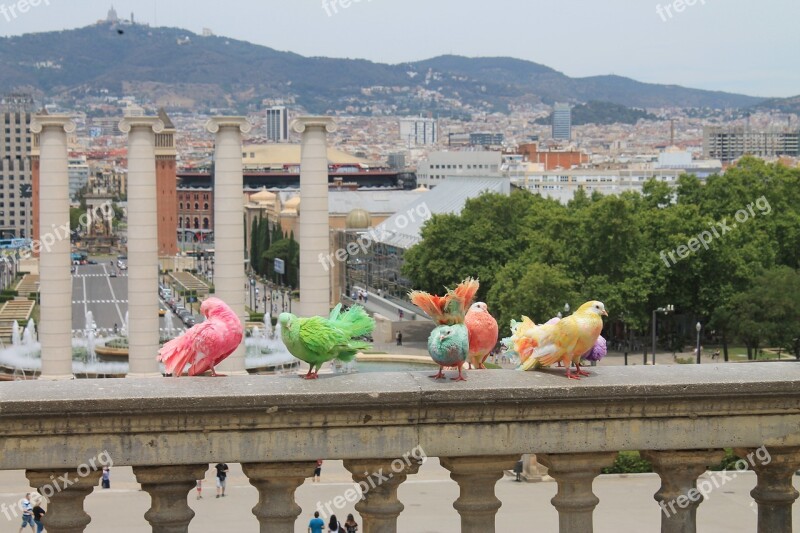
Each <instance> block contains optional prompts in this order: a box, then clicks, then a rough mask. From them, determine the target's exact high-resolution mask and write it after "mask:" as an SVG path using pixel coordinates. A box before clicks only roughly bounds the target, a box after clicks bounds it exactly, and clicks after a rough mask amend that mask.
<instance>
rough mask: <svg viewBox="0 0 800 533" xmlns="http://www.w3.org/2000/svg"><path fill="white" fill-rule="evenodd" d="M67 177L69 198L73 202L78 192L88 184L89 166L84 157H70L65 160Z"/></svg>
mask: <svg viewBox="0 0 800 533" xmlns="http://www.w3.org/2000/svg"><path fill="white" fill-rule="evenodd" d="M67 176H68V177H69V198H70V200H72V201H75V200H76V198H77V196H78V192H80V190H81V189H83V188H84V187H86V185H88V184H89V165H88V164H86V156H85V155H79V156H72V157H70V158H69V159H68V160H67Z"/></svg>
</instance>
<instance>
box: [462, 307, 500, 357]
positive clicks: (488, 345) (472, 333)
mask: <svg viewBox="0 0 800 533" xmlns="http://www.w3.org/2000/svg"><path fill="white" fill-rule="evenodd" d="M464 325H466V326H467V333H468V334H469V357H468V361H467V362H468V363H469V364H470V365H472V366H474V367H475V368H480V369H483V368H486V366H485V365H484V363H485V362H486V358H487V357H489V354H490V353H491V352H492V350H494V347H495V346H496V345H497V333H498V331H499V330H498V327H497V320H495V319H494V317H493V316H492V315H490V314H489V308H488V307H487V305H486V304H485V303H483V302H476V303H474V304H472V305H471V306H470V308H469V311H467V316H465V317H464Z"/></svg>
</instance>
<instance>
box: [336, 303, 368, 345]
mask: <svg viewBox="0 0 800 533" xmlns="http://www.w3.org/2000/svg"><path fill="white" fill-rule="evenodd" d="M340 306H341V304H339V305H337V306H336V307H335V308H334V309H333V311H331V322H333V323H334V324H335V325H336V326H338V327H340V328H342V329H343V330H344V331H346V332H347V333H348V335H349V336H350V337H362V336H364V335H369V334H370V333H372V332H373V331H374V330H375V320H374V319H373V318H372V317H371V316H369V315H368V314H367V312H366V311H365V310H364V308H363V307H361V306H360V305H354V306H352V307H350V309H348V310H347V311H345V312H344V313H341V309H340ZM337 310H338V311H337ZM334 312H336V316H335V317H334Z"/></svg>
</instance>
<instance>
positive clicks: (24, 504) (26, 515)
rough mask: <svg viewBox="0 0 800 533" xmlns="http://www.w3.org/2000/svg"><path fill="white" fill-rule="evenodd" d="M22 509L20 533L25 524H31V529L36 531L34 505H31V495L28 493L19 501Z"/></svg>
mask: <svg viewBox="0 0 800 533" xmlns="http://www.w3.org/2000/svg"><path fill="white" fill-rule="evenodd" d="M19 506H20V508H21V509H22V525H21V526H20V527H19V533H22V531H23V530H24V529H25V526H31V531H36V526H35V525H34V523H33V506H32V505H31V495H30V493H28V494H26V495H25V497H24V498H22V500H21V501H20V502H19Z"/></svg>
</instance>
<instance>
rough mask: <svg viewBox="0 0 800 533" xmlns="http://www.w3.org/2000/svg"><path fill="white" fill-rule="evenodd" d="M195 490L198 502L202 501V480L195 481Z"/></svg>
mask: <svg viewBox="0 0 800 533" xmlns="http://www.w3.org/2000/svg"><path fill="white" fill-rule="evenodd" d="M195 488H196V489H197V499H198V500H202V499H203V480H202V479H198V480H197V486H196V487H195Z"/></svg>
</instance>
